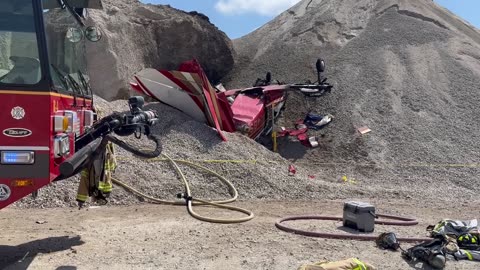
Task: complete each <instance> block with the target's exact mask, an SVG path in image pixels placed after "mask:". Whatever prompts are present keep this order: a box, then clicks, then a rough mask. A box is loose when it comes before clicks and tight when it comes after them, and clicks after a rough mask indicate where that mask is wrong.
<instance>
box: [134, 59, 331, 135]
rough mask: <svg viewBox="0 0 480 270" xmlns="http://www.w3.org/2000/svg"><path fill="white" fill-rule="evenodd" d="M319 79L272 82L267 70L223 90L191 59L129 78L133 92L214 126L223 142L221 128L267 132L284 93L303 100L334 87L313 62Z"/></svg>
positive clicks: (321, 66)
mask: <svg viewBox="0 0 480 270" xmlns="http://www.w3.org/2000/svg"><path fill="white" fill-rule="evenodd" d="M316 68H317V73H318V81H317V82H316V83H308V84H285V83H280V82H278V81H275V82H274V81H273V80H272V76H271V74H270V73H267V76H266V78H265V79H257V81H256V82H255V84H254V85H253V87H248V88H243V89H233V90H225V89H223V88H222V87H218V88H217V87H213V86H212V85H211V84H210V82H209V80H208V78H207V76H206V75H205V73H204V71H203V69H202V67H201V66H200V64H199V63H198V62H197V61H196V60H195V59H194V60H191V61H188V62H184V63H182V64H181V65H180V67H179V68H178V70H175V71H169V70H156V69H152V68H147V69H144V70H142V71H140V72H138V73H137V74H136V75H135V76H134V81H132V82H131V86H132V88H133V89H135V90H136V91H138V92H140V93H142V94H145V95H147V96H150V97H152V98H154V99H156V100H158V101H160V102H163V103H166V104H168V105H170V106H173V107H175V108H177V109H179V110H181V111H183V112H184V113H186V114H188V115H189V116H191V117H192V118H194V119H196V120H198V121H201V122H205V123H207V124H209V125H210V126H212V127H214V128H215V129H216V130H217V131H218V133H219V135H220V136H221V137H222V139H223V140H226V138H225V136H224V135H223V134H222V131H226V132H235V131H238V132H241V133H243V134H245V135H247V136H248V137H250V138H252V139H257V138H259V137H260V136H262V135H269V134H270V133H271V132H272V131H273V129H274V126H275V122H276V120H277V118H278V116H279V115H280V112H281V111H282V110H283V108H284V106H285V102H286V100H287V97H288V94H289V92H292V91H298V92H300V93H302V94H303V95H304V96H305V97H306V98H315V97H321V96H323V95H324V94H326V93H328V92H330V91H331V89H332V88H333V86H332V85H331V84H329V83H327V79H326V78H323V79H322V75H321V74H322V72H324V71H325V62H324V61H323V60H321V59H319V60H318V61H317V63H316Z"/></svg>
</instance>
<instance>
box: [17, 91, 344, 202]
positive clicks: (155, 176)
mask: <svg viewBox="0 0 480 270" xmlns="http://www.w3.org/2000/svg"><path fill="white" fill-rule="evenodd" d="M95 101H96V104H97V106H98V107H99V108H100V109H101V111H102V112H103V113H111V112H113V111H124V110H125V109H126V108H128V105H127V102H126V101H123V100H121V101H115V102H106V101H104V100H103V99H101V98H99V97H96V99H95ZM146 109H154V110H157V111H158V112H159V113H160V116H161V118H160V123H158V124H157V125H156V126H155V128H154V129H153V132H154V134H156V135H159V136H160V137H161V141H162V145H163V152H164V153H166V154H168V155H169V156H170V157H172V158H174V159H184V160H192V161H196V163H198V164H201V165H203V166H205V167H207V168H209V169H212V170H214V171H216V172H218V173H219V174H221V175H223V176H225V177H226V178H227V179H229V180H230V181H232V182H233V184H234V185H235V186H236V187H237V189H238V191H239V197H240V199H252V198H253V199H281V198H292V199H295V198H296V199H300V198H314V197H317V196H319V195H320V194H321V195H322V197H323V196H328V197H331V198H336V197H338V196H346V194H347V193H348V192H351V191H345V195H342V193H344V192H341V191H339V188H338V187H336V185H337V186H339V185H341V184H339V183H337V184H333V185H332V184H330V183H327V182H325V181H323V180H322V179H320V178H317V179H311V178H309V177H308V176H307V175H306V174H305V170H303V173H302V170H299V172H298V173H297V175H295V176H288V166H289V163H288V162H287V161H286V160H285V159H283V158H282V157H281V156H280V155H278V154H275V153H272V152H271V151H269V150H268V149H266V148H265V147H263V146H261V145H259V144H257V143H256V142H254V141H252V140H250V139H249V138H247V137H244V136H242V135H237V134H227V137H228V141H227V142H222V141H221V139H219V136H218V135H217V133H216V131H214V130H213V129H212V128H210V127H208V126H207V125H205V124H202V123H199V122H196V121H194V120H192V119H191V118H190V117H189V116H187V115H185V114H183V113H182V112H180V111H178V110H176V109H173V108H171V107H168V106H166V105H162V104H159V103H152V104H148V105H146ZM122 139H124V140H125V141H127V142H128V143H129V144H131V145H133V146H135V147H137V148H139V149H148V148H150V149H151V148H152V147H153V145H154V144H153V143H151V142H150V141H148V140H147V139H145V138H142V139H135V138H133V137H127V138H122ZM116 149H117V151H118V164H119V167H118V169H117V171H116V173H115V177H117V178H118V179H120V180H122V181H124V182H126V183H128V184H130V185H131V186H133V187H135V188H137V189H139V190H141V191H143V192H145V193H146V194H149V195H152V196H155V197H158V198H163V199H169V200H172V199H174V198H175V195H176V194H177V193H180V192H183V191H184V190H183V186H182V185H181V182H180V180H179V178H178V177H177V175H176V173H175V171H174V169H173V168H172V167H171V166H170V164H169V163H168V162H148V161H145V160H141V159H139V158H137V157H134V156H132V155H131V154H130V153H129V152H127V151H125V150H123V149H122V148H120V147H117V148H116ZM225 160H234V161H236V162H234V163H225V162H222V161H225ZM205 161H212V162H205ZM181 168H182V170H183V171H184V172H185V174H186V175H187V178H188V180H189V181H190V183H191V185H192V192H193V195H194V196H196V197H199V198H207V199H220V198H225V197H228V190H227V189H226V187H224V186H222V185H221V184H220V183H219V182H218V181H217V179H216V178H215V177H212V176H210V175H208V174H205V173H203V172H201V171H198V170H196V169H192V168H190V167H188V166H184V165H181ZM78 181H79V178H78V177H74V178H72V179H69V180H64V181H61V182H56V183H52V184H51V185H49V186H47V187H45V188H43V189H41V190H40V196H39V197H38V198H36V199H33V198H31V197H27V198H25V199H23V200H21V201H19V202H17V203H16V206H18V207H41V208H49V207H64V206H72V207H73V206H76V202H75V196H76V191H77V187H78ZM347 190H348V189H347ZM335 194H337V195H335ZM141 202H143V199H141V198H137V197H136V196H133V195H131V194H130V193H128V192H126V191H124V190H123V189H122V188H121V187H116V188H115V189H114V192H113V196H112V198H111V201H110V204H119V205H129V204H134V203H141Z"/></svg>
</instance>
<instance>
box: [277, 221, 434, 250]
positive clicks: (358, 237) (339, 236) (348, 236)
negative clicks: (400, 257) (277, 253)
mask: <svg viewBox="0 0 480 270" xmlns="http://www.w3.org/2000/svg"><path fill="white" fill-rule="evenodd" d="M377 216H378V217H383V218H388V219H392V220H397V221H389V220H375V224H380V225H394V226H414V225H417V224H418V221H417V220H416V219H414V218H406V217H398V216H390V215H380V214H377ZM291 220H334V221H342V220H343V218H342V217H329V216H313V215H312V216H292V217H286V218H283V219H281V220H280V221H278V222H277V223H275V226H276V227H277V228H278V229H280V230H282V231H285V232H289V233H294V234H299V235H304V236H310V237H320V238H333V239H345V240H360V241H375V240H376V239H377V238H378V235H365V234H346V233H325V232H312V231H305V230H300V229H294V228H291V227H288V226H286V225H284V224H282V223H283V222H285V221H291ZM397 240H398V241H402V242H411V243H414V242H426V241H430V240H432V239H431V238H426V237H425V238H414V237H399V238H397Z"/></svg>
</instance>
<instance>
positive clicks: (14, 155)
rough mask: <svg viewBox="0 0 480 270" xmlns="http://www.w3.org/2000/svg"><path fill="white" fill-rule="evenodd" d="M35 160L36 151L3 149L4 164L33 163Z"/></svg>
mask: <svg viewBox="0 0 480 270" xmlns="http://www.w3.org/2000/svg"><path fill="white" fill-rule="evenodd" d="M34 162H35V153H34V152H30V151H29V152H25V151H2V164H5V165H8V164H33V163H34Z"/></svg>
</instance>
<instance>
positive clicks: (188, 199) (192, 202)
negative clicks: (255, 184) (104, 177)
mask: <svg viewBox="0 0 480 270" xmlns="http://www.w3.org/2000/svg"><path fill="white" fill-rule="evenodd" d="M148 138H149V139H150V140H152V141H154V142H155V144H156V149H155V150H154V151H153V152H143V151H140V150H138V149H135V148H134V147H132V146H130V145H128V144H127V143H125V142H123V141H121V140H119V139H118V138H116V137H113V136H109V138H108V140H109V141H111V142H113V143H115V144H117V145H118V146H120V147H122V148H123V149H125V150H127V151H129V152H131V153H132V154H134V155H137V156H140V157H143V158H147V159H152V158H155V157H158V156H159V154H160V153H161V152H162V151H161V144H160V140H159V138H158V137H156V136H153V135H150V136H148ZM162 155H163V156H164V157H165V160H160V161H169V162H170V164H171V165H172V166H173V168H174V169H175V171H176V172H177V174H178V176H179V177H180V178H181V180H182V183H183V185H184V188H185V193H184V194H182V195H181V196H180V197H181V198H183V199H185V202H182V201H168V200H162V199H158V198H154V197H151V196H149V195H147V194H145V193H142V192H141V191H139V190H137V189H135V188H133V187H131V186H130V185H128V184H126V183H125V182H123V181H121V180H119V179H116V178H112V182H113V183H115V184H117V185H119V186H121V187H123V188H125V189H126V190H128V191H130V192H132V193H134V194H135V195H137V196H140V197H142V198H144V199H147V200H149V201H151V202H153V203H157V204H165V205H186V206H187V211H188V213H189V214H190V215H191V216H192V217H194V218H196V219H198V220H201V221H206V222H212V223H223V224H231V223H242V222H246V221H249V220H251V219H253V218H254V214H253V213H252V212H251V211H249V210H247V209H244V208H240V207H235V206H229V205H225V204H228V203H232V202H234V201H236V200H237V198H238V192H237V189H236V188H235V186H234V185H233V184H232V183H231V182H230V181H228V180H227V179H226V178H225V177H223V176H221V175H220V174H218V173H216V172H214V171H212V170H210V169H208V168H205V167H203V166H201V165H198V164H195V163H192V162H189V161H184V160H174V159H172V158H170V157H169V156H168V155H166V154H162ZM178 163H182V164H185V165H187V166H190V167H192V168H196V169H199V170H202V171H204V172H207V173H209V174H211V175H214V176H215V177H217V178H218V179H219V180H220V182H222V183H223V184H225V185H226V186H227V187H228V191H229V193H230V195H231V196H232V198H230V199H227V200H221V201H206V200H201V199H197V198H193V197H192V192H191V189H190V185H189V183H188V180H187V178H186V177H185V174H184V173H183V172H182V170H181V169H180V167H179V166H178ZM199 205H208V206H214V207H218V208H222V209H227V210H231V211H236V212H240V213H244V214H246V215H247V216H246V217H244V218H235V219H222V218H212V217H206V216H202V215H199V214H197V213H196V212H195V211H194V210H193V206H199Z"/></svg>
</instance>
